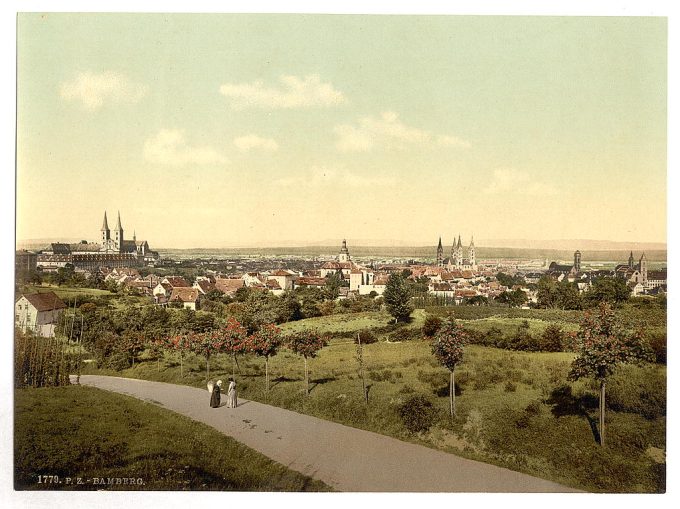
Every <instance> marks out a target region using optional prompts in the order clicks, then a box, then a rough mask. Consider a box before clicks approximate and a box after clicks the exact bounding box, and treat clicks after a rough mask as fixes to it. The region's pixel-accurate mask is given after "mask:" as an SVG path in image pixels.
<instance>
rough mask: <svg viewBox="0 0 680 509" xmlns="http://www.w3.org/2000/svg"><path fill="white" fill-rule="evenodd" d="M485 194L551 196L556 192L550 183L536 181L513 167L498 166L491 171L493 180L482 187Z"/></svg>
mask: <svg viewBox="0 0 680 509" xmlns="http://www.w3.org/2000/svg"><path fill="white" fill-rule="evenodd" d="M484 193H485V194H502V193H514V194H517V195H526V196H553V195H555V194H557V189H555V188H554V187H553V186H551V185H550V184H545V183H543V182H538V181H536V180H533V179H532V178H531V177H529V174H528V173H526V172H523V171H519V170H516V169H514V168H498V169H496V170H494V172H493V180H491V182H490V183H489V186H488V187H487V188H486V189H484Z"/></svg>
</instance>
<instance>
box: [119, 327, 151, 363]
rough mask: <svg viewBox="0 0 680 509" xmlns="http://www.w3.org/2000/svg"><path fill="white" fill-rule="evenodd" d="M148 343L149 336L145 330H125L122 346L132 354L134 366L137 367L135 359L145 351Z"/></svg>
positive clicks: (123, 349)
mask: <svg viewBox="0 0 680 509" xmlns="http://www.w3.org/2000/svg"><path fill="white" fill-rule="evenodd" d="M146 345H147V337H146V334H144V331H141V330H134V329H128V330H126V331H124V332H123V335H122V337H121V346H120V348H121V350H122V351H124V352H127V354H128V355H129V356H130V359H131V360H132V367H133V368H134V367H135V359H136V358H137V356H138V355H139V354H140V353H142V352H143V351H144V349H145V348H146Z"/></svg>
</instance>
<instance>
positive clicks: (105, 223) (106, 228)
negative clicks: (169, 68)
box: [102, 211, 632, 255]
mask: <svg viewBox="0 0 680 509" xmlns="http://www.w3.org/2000/svg"><path fill="white" fill-rule="evenodd" d="M108 230H109V222H108V221H107V220H106V211H104V223H103V224H102V231H103V232H104V231H108ZM631 255H632V253H631Z"/></svg>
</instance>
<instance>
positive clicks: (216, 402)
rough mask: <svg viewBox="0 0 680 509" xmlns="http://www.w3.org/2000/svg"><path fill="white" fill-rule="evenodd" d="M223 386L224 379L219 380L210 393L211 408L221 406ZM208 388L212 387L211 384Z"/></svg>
mask: <svg viewBox="0 0 680 509" xmlns="http://www.w3.org/2000/svg"><path fill="white" fill-rule="evenodd" d="M221 387H222V380H218V381H217V383H216V384H215V385H214V386H213V387H212V391H211V393H210V408H217V407H219V406H220V399H221V396H220V390H221ZM208 389H210V384H208Z"/></svg>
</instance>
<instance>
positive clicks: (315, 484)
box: [14, 386, 330, 491]
mask: <svg viewBox="0 0 680 509" xmlns="http://www.w3.org/2000/svg"><path fill="white" fill-rule="evenodd" d="M14 429H15V436H14V456H15V477H14V485H15V489H17V490H40V489H46V490H50V489H64V490H68V489H74V490H96V489H110V490H116V489H125V490H209V491H330V488H329V487H328V486H326V485H325V484H324V483H322V482H320V481H316V480H313V479H311V478H309V477H306V476H303V475H302V474H299V473H298V472H294V471H292V470H289V469H287V468H285V467H284V466H283V465H280V464H278V463H276V462H274V461H272V460H270V459H268V458H266V457H265V456H263V455H262V454H260V453H258V452H256V451H254V450H252V449H250V448H248V447H246V446H244V445H242V444H240V443H238V442H237V441H235V440H233V439H232V438H230V437H227V436H224V435H223V434H221V433H219V432H218V431H216V430H214V429H212V428H210V427H209V426H206V425H204V424H201V423H198V422H195V421H192V420H191V419H189V418H187V417H184V416H181V415H178V414H175V413H173V412H170V411H168V410H164V409H162V408H158V407H157V406H154V405H152V404H150V403H145V402H142V401H139V400H137V399H135V398H132V397H129V396H123V395H119V394H113V393H109V392H106V391H102V390H99V389H95V388H91V387H83V386H68V387H57V388H42V389H18V390H16V391H15V428H14ZM39 476H58V478H59V480H60V481H61V483H54V482H52V483H50V482H49V481H48V479H49V478H47V479H45V478H43V477H39ZM66 478H70V479H71V483H69V484H67V481H66ZM78 478H81V480H82V484H80V485H78V484H76V483H77V479H78ZM94 478H97V479H107V478H121V479H122V478H126V479H130V478H132V479H135V480H137V479H141V480H143V484H142V485H137V484H126V485H125V484H122V483H121V484H100V483H97V484H95V483H96V482H97V481H93V479H94ZM52 480H54V479H52ZM38 481H43V482H38ZM102 482H103V481H102Z"/></svg>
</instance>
